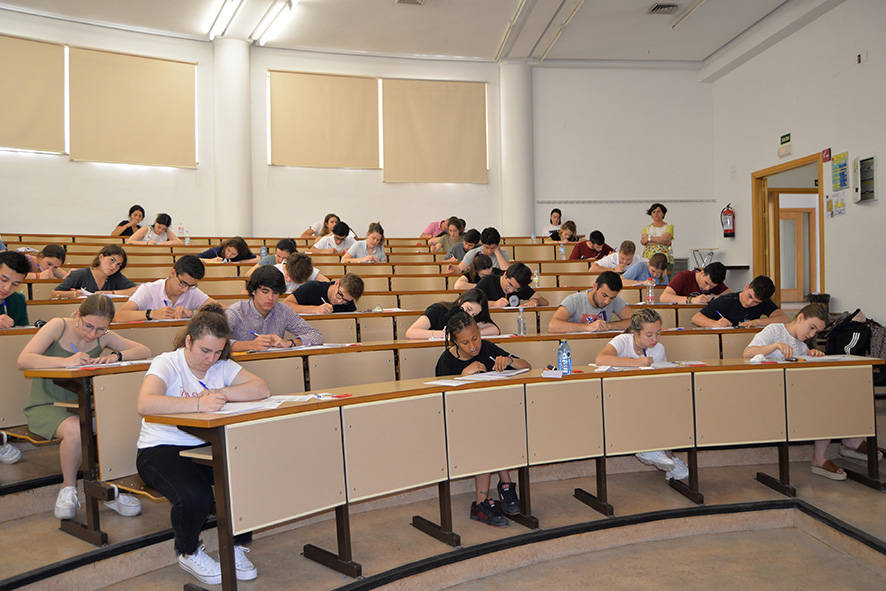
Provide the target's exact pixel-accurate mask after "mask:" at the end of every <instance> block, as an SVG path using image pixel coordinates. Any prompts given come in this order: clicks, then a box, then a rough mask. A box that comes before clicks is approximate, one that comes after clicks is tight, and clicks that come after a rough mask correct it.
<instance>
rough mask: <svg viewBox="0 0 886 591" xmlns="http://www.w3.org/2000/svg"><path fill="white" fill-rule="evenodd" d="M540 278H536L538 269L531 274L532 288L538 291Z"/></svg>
mask: <svg viewBox="0 0 886 591" xmlns="http://www.w3.org/2000/svg"><path fill="white" fill-rule="evenodd" d="M540 283H541V277H539V276H538V269H536V270H534V271H533V272H532V287H533V288H534V289H538V288H539V287H540V285H539V284H540Z"/></svg>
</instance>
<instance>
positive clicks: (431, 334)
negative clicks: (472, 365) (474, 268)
mask: <svg viewBox="0 0 886 591" xmlns="http://www.w3.org/2000/svg"><path fill="white" fill-rule="evenodd" d="M454 308H461V309H462V310H464V311H465V312H467V313H468V314H470V315H471V317H473V319H474V320H475V321H476V322H477V326H478V327H479V328H480V334H483V335H486V336H494V335H497V334H501V331H499V329H498V326H496V324H495V323H494V322H493V321H492V318H491V317H490V316H489V303H488V300H487V299H486V294H484V293H483V292H482V291H480V290H479V289H469V290H467V291H466V292H464V293H463V294H461V295H460V296H458V297H457V298H456V299H455V301H454V302H436V303H434V304H431V305H430V306H428V307H427V309H425V311H424V313H423V314H422V315H421V316H419V317H418V320H416V321H415V322H413V323H412V326H410V327H409V328H408V329H406V338H407V339H433V338H435V337H439V338H441V339H442V338H444V337H445V336H446V315H447V314H448V313H449V311H450V310H452V309H454Z"/></svg>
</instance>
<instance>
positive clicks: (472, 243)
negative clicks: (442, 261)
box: [446, 228, 480, 273]
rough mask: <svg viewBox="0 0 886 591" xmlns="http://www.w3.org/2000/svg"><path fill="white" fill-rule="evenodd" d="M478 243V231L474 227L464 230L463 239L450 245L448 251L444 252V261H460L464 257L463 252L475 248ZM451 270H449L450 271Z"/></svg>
mask: <svg viewBox="0 0 886 591" xmlns="http://www.w3.org/2000/svg"><path fill="white" fill-rule="evenodd" d="M479 243H480V232H478V231H477V230H476V229H475V228H471V229H470V230H468V231H467V232H465V237H464V240H462V241H461V242H456V243H455V244H453V245H452V248H450V249H449V252H448V253H446V262H447V263H460V262H462V260H464V258H465V254H466V253H467V252H468V251H469V250H473V249H475V248H477V244H479ZM451 272H452V271H450V273H451Z"/></svg>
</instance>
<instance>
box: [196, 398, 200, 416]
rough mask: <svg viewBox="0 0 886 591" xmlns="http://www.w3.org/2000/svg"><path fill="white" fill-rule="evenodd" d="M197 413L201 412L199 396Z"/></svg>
mask: <svg viewBox="0 0 886 591" xmlns="http://www.w3.org/2000/svg"><path fill="white" fill-rule="evenodd" d="M197 412H200V397H199V396H197Z"/></svg>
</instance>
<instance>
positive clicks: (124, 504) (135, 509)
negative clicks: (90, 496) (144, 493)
mask: <svg viewBox="0 0 886 591" xmlns="http://www.w3.org/2000/svg"><path fill="white" fill-rule="evenodd" d="M105 507H107V508H108V509H113V510H114V511H116V512H117V513H119V514H120V515H122V516H123V517H135V516H136V515H138V514H140V513H141V512H142V504H141V501H139V500H138V499H137V498H135V497H134V496H133V495H129V494H126V493H123V492H118V493H117V498H116V499H114V500H113V501H105Z"/></svg>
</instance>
